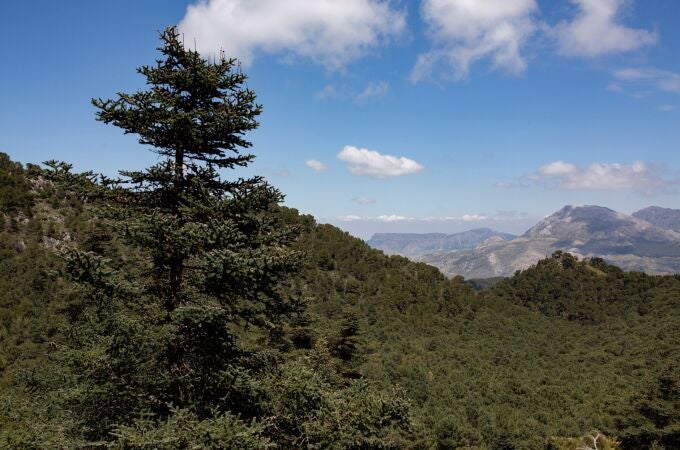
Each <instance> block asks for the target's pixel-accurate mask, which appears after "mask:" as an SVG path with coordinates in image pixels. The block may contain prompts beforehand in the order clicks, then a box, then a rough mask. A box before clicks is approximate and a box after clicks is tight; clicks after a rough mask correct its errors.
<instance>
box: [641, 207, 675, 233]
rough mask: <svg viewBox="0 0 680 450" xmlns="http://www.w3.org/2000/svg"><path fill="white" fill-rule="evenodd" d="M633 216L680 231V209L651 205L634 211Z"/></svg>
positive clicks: (661, 226)
mask: <svg viewBox="0 0 680 450" xmlns="http://www.w3.org/2000/svg"><path fill="white" fill-rule="evenodd" d="M633 217H637V218H638V219H642V220H646V221H647V222H649V223H651V224H652V225H656V226H657V227H660V228H665V229H668V230H675V231H680V209H670V208H660V207H658V206H650V207H649V208H645V209H641V210H640V211H638V212H634V213H633Z"/></svg>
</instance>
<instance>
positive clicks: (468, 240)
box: [368, 228, 516, 257]
mask: <svg viewBox="0 0 680 450" xmlns="http://www.w3.org/2000/svg"><path fill="white" fill-rule="evenodd" d="M515 237H516V236H515V235H512V234H508V233H501V232H499V231H494V230H491V229H490V228H477V229H474V230H469V231H464V232H462V233H455V234H444V233H424V234H420V233H376V234H375V235H373V237H372V238H371V239H370V240H369V241H368V245H370V246H371V247H373V248H376V249H378V250H382V251H383V252H385V253H386V254H388V255H401V256H408V257H418V256H424V255H427V254H431V253H442V252H455V251H459V250H469V249H473V248H475V247H476V246H478V245H479V244H481V243H482V242H485V241H489V240H494V241H499V242H505V241H509V240H512V239H514V238H515Z"/></svg>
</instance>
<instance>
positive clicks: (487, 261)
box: [418, 206, 680, 278]
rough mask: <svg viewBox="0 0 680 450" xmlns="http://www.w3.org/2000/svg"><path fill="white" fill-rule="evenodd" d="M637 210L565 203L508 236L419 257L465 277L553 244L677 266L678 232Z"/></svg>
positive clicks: (497, 272) (660, 270)
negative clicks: (519, 232)
mask: <svg viewBox="0 0 680 450" xmlns="http://www.w3.org/2000/svg"><path fill="white" fill-rule="evenodd" d="M644 211H646V210H643V211H641V212H640V213H643V212H644ZM671 211H673V210H671ZM636 214H637V215H638V216H639V215H640V214H638V213H636ZM642 215H643V216H644V215H645V214H644V213H643V214H642ZM638 216H636V215H626V214H623V213H619V212H616V211H613V210H611V209H609V208H604V207H600V206H579V207H574V206H565V207H564V208H562V209H561V210H559V211H557V212H556V213H554V214H552V215H551V216H549V217H546V218H545V219H543V220H542V221H540V222H539V223H538V224H536V225H535V226H534V227H532V228H531V229H530V230H528V231H527V232H526V233H524V234H523V235H522V236H520V237H518V238H516V239H513V240H511V241H507V242H498V241H496V242H493V241H491V242H484V243H482V244H480V245H478V246H477V247H475V248H474V249H471V250H465V251H459V252H449V253H439V254H430V255H425V256H423V257H420V258H418V259H419V260H421V261H424V262H427V263H429V264H432V265H434V266H436V267H438V268H439V269H440V270H442V271H443V272H444V273H445V274H447V275H463V276H464V277H466V278H489V277H498V276H510V275H512V274H513V273H514V272H515V271H517V270H520V269H525V268H527V267H530V266H532V265H533V264H535V263H536V262H537V261H538V260H539V259H541V258H545V257H546V256H548V255H550V254H552V253H553V252H554V251H556V250H563V251H568V252H570V253H572V254H574V255H576V256H578V257H581V258H584V257H596V256H597V257H602V258H604V259H605V260H607V261H609V262H611V263H614V264H616V265H618V266H619V267H621V268H623V269H625V270H636V271H644V272H648V273H651V274H667V273H677V272H680V232H678V231H676V230H675V229H670V228H665V227H662V226H657V225H654V224H653V223H651V222H649V221H647V220H643V219H642V218H639V217H638ZM666 216H668V214H666V215H664V217H666Z"/></svg>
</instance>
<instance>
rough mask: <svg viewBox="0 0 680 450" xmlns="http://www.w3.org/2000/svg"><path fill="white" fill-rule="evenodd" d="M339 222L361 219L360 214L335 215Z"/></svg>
mask: <svg viewBox="0 0 680 450" xmlns="http://www.w3.org/2000/svg"><path fill="white" fill-rule="evenodd" d="M336 219H337V220H339V221H340V222H356V221H357V220H363V218H362V217H361V216H355V215H352V214H350V215H348V216H338V217H336Z"/></svg>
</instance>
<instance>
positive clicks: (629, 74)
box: [613, 68, 680, 94]
mask: <svg viewBox="0 0 680 450" xmlns="http://www.w3.org/2000/svg"><path fill="white" fill-rule="evenodd" d="M613 75H614V78H616V80H617V81H618V83H626V84H629V85H633V86H634V87H640V86H642V87H652V88H654V89H657V90H659V91H663V92H672V93H675V94H680V74H678V73H676V72H671V71H669V70H661V69H653V68H627V69H620V70H616V71H614V73H613Z"/></svg>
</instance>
